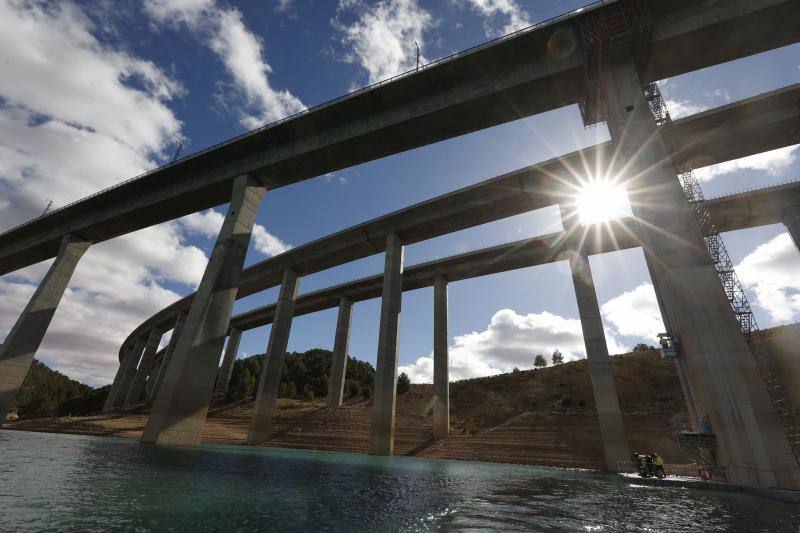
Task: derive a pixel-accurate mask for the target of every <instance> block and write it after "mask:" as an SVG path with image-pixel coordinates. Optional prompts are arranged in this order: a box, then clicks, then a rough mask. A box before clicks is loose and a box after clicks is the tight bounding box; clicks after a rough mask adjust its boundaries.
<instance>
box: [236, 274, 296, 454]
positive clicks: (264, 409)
mask: <svg viewBox="0 0 800 533" xmlns="http://www.w3.org/2000/svg"><path fill="white" fill-rule="evenodd" d="M299 287H300V283H299V281H298V279H297V272H295V271H294V270H292V269H290V268H287V269H286V270H284V271H283V280H282V281H281V292H280V294H279V295H278V303H277V304H276V306H275V318H274V319H273V320H272V329H271V330H270V333H269V344H268V345H267V356H266V359H265V361H264V368H263V369H262V370H261V378H260V379H259V381H258V393H257V394H256V404H255V412H254V413H253V419H252V421H251V422H250V433H249V434H248V435H247V444H249V445H251V446H255V445H257V444H261V443H262V442H264V441H266V440H267V439H268V438H269V433H270V430H271V426H272V415H273V414H274V412H275V404H276V403H277V402H278V389H279V388H280V384H281V373H282V370H283V358H284V356H285V355H286V345H287V344H288V343H289V334H290V333H291V330H292V317H293V315H294V300H295V298H296V297H297V289H298V288H299Z"/></svg>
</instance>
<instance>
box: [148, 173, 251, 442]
mask: <svg viewBox="0 0 800 533" xmlns="http://www.w3.org/2000/svg"><path fill="white" fill-rule="evenodd" d="M265 192H266V190H265V188H264V186H263V185H261V184H260V183H258V182H257V181H256V180H255V179H254V178H252V177H250V176H247V175H244V176H239V177H238V178H236V179H235V180H234V182H233V187H232V191H231V201H230V206H229V207H228V213H227V214H226V216H225V221H224V222H223V224H222V228H221V229H220V231H219V235H218V236H217V242H216V243H215V244H214V250H213V251H212V252H211V257H210V259H209V261H208V266H206V271H205V273H204V274H203V279H202V281H201V282H200V286H199V288H198V289H197V292H196V293H195V297H194V301H193V302H192V306H191V308H190V309H189V312H188V313H187V315H186V321H185V323H184V324H183V328H182V331H181V334H180V336H179V337H178V340H177V344H176V345H175V352H174V353H173V355H172V358H171V360H170V361H169V366H168V367H167V368H166V370H165V371H164V372H165V373H164V378H163V382H162V384H161V390H159V392H158V396H157V397H156V401H155V403H154V404H153V408H152V410H151V412H150V418H149V419H148V420H147V426H146V427H145V429H144V432H143V433H142V438H141V442H144V443H151V444H183V445H193V444H199V443H200V439H201V437H202V433H203V425H204V424H205V420H206V414H207V413H208V405H209V402H210V401H211V393H212V391H213V387H214V378H215V377H216V375H217V367H218V365H219V354H220V352H221V351H222V345H223V344H224V343H225V335H227V333H228V327H229V325H230V319H231V310H232V309H233V303H234V300H235V299H236V292H237V290H238V287H239V279H240V277H241V274H242V266H243V265H244V258H245V255H246V254H247V247H248V244H249V243H250V234H251V232H252V229H253V223H254V222H255V218H256V211H257V210H258V206H259V205H260V204H261V200H262V198H263V197H264V193H265Z"/></svg>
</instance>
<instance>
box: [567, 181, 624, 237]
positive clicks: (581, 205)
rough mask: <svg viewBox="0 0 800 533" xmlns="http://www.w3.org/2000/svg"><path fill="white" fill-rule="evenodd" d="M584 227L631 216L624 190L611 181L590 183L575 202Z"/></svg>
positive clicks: (584, 187)
mask: <svg viewBox="0 0 800 533" xmlns="http://www.w3.org/2000/svg"><path fill="white" fill-rule="evenodd" d="M576 202H577V207H578V215H579V216H580V219H581V224H583V225H584V226H586V225H589V224H596V223H598V222H606V221H609V220H613V219H615V218H621V217H625V216H631V215H632V212H631V204H630V201H629V200H628V193H627V192H626V191H625V188H624V187H622V186H620V185H617V184H615V183H613V182H611V181H600V180H597V181H590V182H589V183H587V184H586V185H584V186H583V188H582V189H581V191H580V193H579V194H578V198H577V200H576Z"/></svg>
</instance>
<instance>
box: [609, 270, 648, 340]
mask: <svg viewBox="0 0 800 533" xmlns="http://www.w3.org/2000/svg"><path fill="white" fill-rule="evenodd" d="M600 313H601V314H602V315H603V318H604V319H605V321H606V322H607V323H608V324H610V326H611V327H612V328H613V331H614V333H615V334H618V335H622V336H625V337H636V338H639V339H642V340H644V341H647V342H648V343H651V344H655V341H656V340H657V338H656V336H657V335H658V334H659V333H662V332H663V331H664V323H663V322H662V320H661V310H660V309H659V308H658V300H657V299H656V293H655V290H654V289H653V285H652V284H651V283H642V284H641V285H639V286H638V287H636V288H635V289H633V290H632V291H625V292H623V293H622V294H620V295H619V296H617V297H615V298H612V299H610V300H609V301H607V302H606V303H604V304H603V305H602V306H600Z"/></svg>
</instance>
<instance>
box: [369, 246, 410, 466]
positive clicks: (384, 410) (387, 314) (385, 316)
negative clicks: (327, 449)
mask: <svg viewBox="0 0 800 533" xmlns="http://www.w3.org/2000/svg"><path fill="white" fill-rule="evenodd" d="M402 299H403V245H402V243H401V242H400V238H399V237H398V236H397V234H395V233H392V234H390V235H389V236H388V237H387V238H386V258H385V260H384V267H383V294H382V296H381V322H380V330H379V332H378V361H377V364H376V368H375V392H374V397H373V401H372V428H371V430H370V440H369V453H370V454H372V455H392V452H393V451H394V411H395V404H396V400H397V352H398V350H399V348H400V344H399V340H400V339H399V337H400V307H401V303H402Z"/></svg>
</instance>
